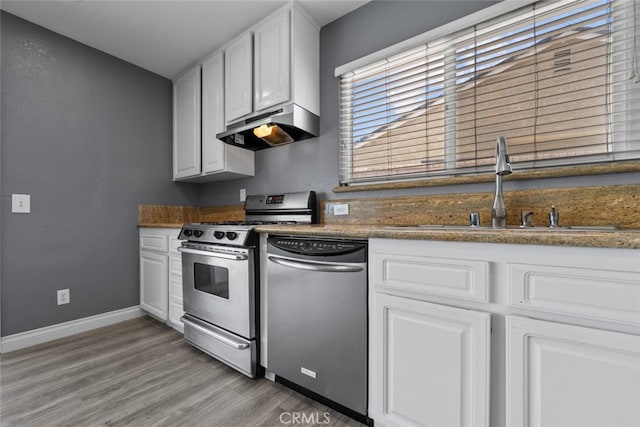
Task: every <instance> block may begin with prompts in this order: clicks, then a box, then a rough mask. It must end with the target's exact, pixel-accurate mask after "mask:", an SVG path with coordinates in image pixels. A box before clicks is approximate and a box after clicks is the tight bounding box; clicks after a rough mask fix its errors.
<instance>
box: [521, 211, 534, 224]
mask: <svg viewBox="0 0 640 427" xmlns="http://www.w3.org/2000/svg"><path fill="white" fill-rule="evenodd" d="M520 215H521V216H522V223H521V224H520V228H529V227H533V225H531V217H532V216H533V212H531V211H522V212H520Z"/></svg>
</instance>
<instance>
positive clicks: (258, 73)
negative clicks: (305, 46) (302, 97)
mask: <svg viewBox="0 0 640 427" xmlns="http://www.w3.org/2000/svg"><path fill="white" fill-rule="evenodd" d="M289 13H290V12H289V10H285V11H283V12H282V13H279V14H278V15H276V16H274V17H273V18H271V19H268V20H267V21H265V22H264V23H262V24H261V25H260V26H259V27H257V28H256V29H255V32H254V41H255V53H254V67H255V69H254V109H255V111H260V110H263V109H265V108H268V107H271V106H272V105H276V104H280V103H282V102H285V101H288V100H289V98H290V93H291V79H290V70H291V43H290V39H291V23H290V21H291V18H290V16H289Z"/></svg>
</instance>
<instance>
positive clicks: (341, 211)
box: [333, 203, 349, 216]
mask: <svg viewBox="0 0 640 427" xmlns="http://www.w3.org/2000/svg"><path fill="white" fill-rule="evenodd" d="M333 214H334V215H335V216H338V215H349V204H348V203H340V204H335V205H333Z"/></svg>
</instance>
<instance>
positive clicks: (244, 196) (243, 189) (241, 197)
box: [240, 188, 247, 202]
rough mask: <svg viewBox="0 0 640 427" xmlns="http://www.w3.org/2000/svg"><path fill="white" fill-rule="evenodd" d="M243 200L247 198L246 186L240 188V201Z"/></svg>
mask: <svg viewBox="0 0 640 427" xmlns="http://www.w3.org/2000/svg"><path fill="white" fill-rule="evenodd" d="M245 200H247V189H246V188H241V189H240V201H241V202H244V201H245Z"/></svg>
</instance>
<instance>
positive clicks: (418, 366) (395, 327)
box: [370, 293, 490, 427]
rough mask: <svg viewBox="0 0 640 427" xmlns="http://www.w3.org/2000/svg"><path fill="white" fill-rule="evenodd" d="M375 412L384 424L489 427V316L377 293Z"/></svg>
mask: <svg viewBox="0 0 640 427" xmlns="http://www.w3.org/2000/svg"><path fill="white" fill-rule="evenodd" d="M374 300H375V302H374V305H375V309H374V314H373V322H374V324H373V331H374V332H373V336H372V345H371V355H372V357H371V359H370V362H371V369H372V372H373V373H372V374H371V375H370V378H371V379H370V380H371V387H370V390H371V393H372V395H371V401H372V405H371V406H372V408H371V411H370V416H371V417H372V418H373V419H374V420H375V424H376V425H377V426H378V425H381V426H450V427H454V426H488V425H489V405H488V401H489V349H490V341H489V340H490V316H489V314H487V313H482V312H477V311H472V310H464V309H459V308H453V307H448V306H444V305H439V304H431V303H427V302H424V301H418V300H412V299H409V298H401V297H397V296H392V295H386V294H381V293H380V294H378V293H377V294H376V295H375V296H374Z"/></svg>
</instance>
